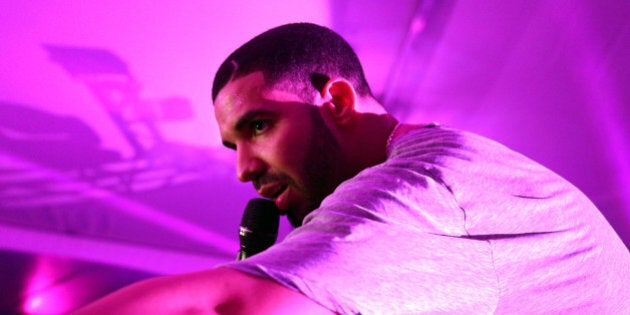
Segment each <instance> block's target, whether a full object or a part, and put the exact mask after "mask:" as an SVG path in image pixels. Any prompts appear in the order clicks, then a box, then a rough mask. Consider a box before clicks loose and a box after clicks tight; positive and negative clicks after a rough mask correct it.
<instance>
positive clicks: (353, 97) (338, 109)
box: [322, 79, 357, 124]
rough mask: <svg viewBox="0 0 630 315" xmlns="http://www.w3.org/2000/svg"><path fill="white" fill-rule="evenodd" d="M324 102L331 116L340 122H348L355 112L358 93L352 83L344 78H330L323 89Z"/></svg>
mask: <svg viewBox="0 0 630 315" xmlns="http://www.w3.org/2000/svg"><path fill="white" fill-rule="evenodd" d="M322 97H323V98H324V99H325V100H326V102H325V103H324V104H323V106H324V109H325V110H327V111H328V113H329V114H330V115H331V117H332V118H333V119H334V120H335V121H336V122H338V123H340V124H346V123H347V122H349V121H350V120H351V118H352V117H353V116H354V114H355V106H356V102H357V94H356V92H355V90H354V87H352V84H351V83H350V82H348V81H346V80H344V79H330V80H328V82H326V84H325V85H324V87H323V89H322Z"/></svg>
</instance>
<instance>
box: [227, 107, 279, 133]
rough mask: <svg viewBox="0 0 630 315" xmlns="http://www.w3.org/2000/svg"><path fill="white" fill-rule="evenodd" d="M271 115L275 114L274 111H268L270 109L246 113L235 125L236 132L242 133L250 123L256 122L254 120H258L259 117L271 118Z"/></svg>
mask: <svg viewBox="0 0 630 315" xmlns="http://www.w3.org/2000/svg"><path fill="white" fill-rule="evenodd" d="M271 114H273V111H271V110H268V109H254V110H251V111H249V112H247V113H245V114H244V115H243V116H241V117H240V118H239V119H238V121H237V122H236V124H235V125H234V130H235V131H241V130H243V129H244V128H245V127H246V126H247V124H248V123H249V122H251V121H252V120H254V118H256V117H258V116H269V115H271Z"/></svg>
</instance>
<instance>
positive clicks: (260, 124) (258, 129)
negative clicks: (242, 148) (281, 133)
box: [252, 120, 269, 135]
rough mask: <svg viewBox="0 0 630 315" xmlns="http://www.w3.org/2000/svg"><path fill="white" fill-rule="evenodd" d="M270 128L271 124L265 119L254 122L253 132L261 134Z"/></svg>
mask: <svg viewBox="0 0 630 315" xmlns="http://www.w3.org/2000/svg"><path fill="white" fill-rule="evenodd" d="M267 128H269V124H268V123H267V122H266V121H263V120H256V121H254V122H252V134H254V135H259V134H261V133H263V132H264V131H265V130H267Z"/></svg>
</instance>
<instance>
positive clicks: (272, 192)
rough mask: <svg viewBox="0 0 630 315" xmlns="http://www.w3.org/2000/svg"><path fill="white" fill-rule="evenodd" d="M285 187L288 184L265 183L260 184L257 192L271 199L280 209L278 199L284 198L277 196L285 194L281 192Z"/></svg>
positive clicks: (285, 189) (284, 190)
mask: <svg viewBox="0 0 630 315" xmlns="http://www.w3.org/2000/svg"><path fill="white" fill-rule="evenodd" d="M287 188H288V185H284V184H281V183H272V184H265V185H262V186H261V187H260V189H258V194H259V195H261V196H263V197H265V198H269V199H273V200H274V201H275V202H276V205H277V206H278V208H280V210H282V209H283V208H282V207H280V205H279V204H278V201H281V200H283V199H285V198H279V197H281V196H283V195H286V194H283V192H286V191H287ZM281 204H282V203H281Z"/></svg>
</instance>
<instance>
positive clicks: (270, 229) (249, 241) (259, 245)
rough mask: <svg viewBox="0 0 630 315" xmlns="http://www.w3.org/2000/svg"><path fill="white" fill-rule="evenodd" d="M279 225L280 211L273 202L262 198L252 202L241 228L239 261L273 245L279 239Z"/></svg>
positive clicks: (246, 211)
mask: <svg viewBox="0 0 630 315" xmlns="http://www.w3.org/2000/svg"><path fill="white" fill-rule="evenodd" d="M279 225H280V210H278V207H277V206H276V204H275V203H274V202H273V201H271V200H267V199H262V198H255V199H252V200H250V201H249V203H247V206H246V207H245V212H244V213H243V218H242V219H241V226H240V228H239V239H240V243H241V249H240V252H239V255H238V260H241V259H245V258H247V257H250V256H253V255H255V254H258V253H260V252H262V251H264V250H266V249H267V248H269V247H270V246H271V245H273V244H274V243H275V242H276V238H277V237H278V226H279Z"/></svg>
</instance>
